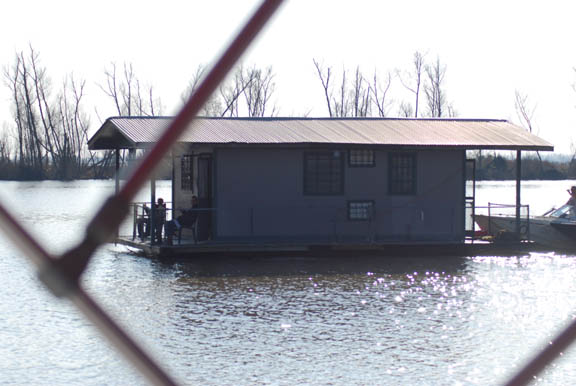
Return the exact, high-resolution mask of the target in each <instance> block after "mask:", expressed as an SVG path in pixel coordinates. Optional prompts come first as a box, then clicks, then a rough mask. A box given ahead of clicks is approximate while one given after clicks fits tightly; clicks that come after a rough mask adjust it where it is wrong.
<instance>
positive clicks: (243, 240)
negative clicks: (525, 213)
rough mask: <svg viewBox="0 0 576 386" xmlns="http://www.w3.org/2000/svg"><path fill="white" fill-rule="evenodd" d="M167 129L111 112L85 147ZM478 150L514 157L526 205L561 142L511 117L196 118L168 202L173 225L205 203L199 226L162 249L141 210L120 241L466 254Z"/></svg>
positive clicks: (113, 146) (149, 140)
mask: <svg viewBox="0 0 576 386" xmlns="http://www.w3.org/2000/svg"><path fill="white" fill-rule="evenodd" d="M170 122H171V117H112V118H109V119H107V120H106V121H105V122H104V124H103V125H102V126H101V127H100V129H99V130H98V131H97V132H96V133H95V134H94V136H93V137H92V138H91V139H90V140H89V142H88V145H89V148H90V149H91V150H115V151H116V152H117V154H119V152H120V151H122V150H128V151H130V152H132V153H134V152H135V151H136V150H138V149H144V151H145V149H146V148H148V147H150V146H151V145H152V144H153V143H154V141H155V140H156V138H158V137H159V135H160V133H162V132H163V130H164V129H165V128H166V127H167V126H168V125H169V123H170ZM469 150H512V151H516V155H517V156H516V158H517V170H518V172H517V175H518V178H517V184H518V189H517V204H518V205H520V189H519V187H520V173H519V170H520V164H521V152H522V151H552V150H553V146H552V145H551V144H550V143H548V142H547V141H545V140H543V139H541V138H539V137H537V136H535V135H533V134H531V133H529V132H528V131H526V130H524V129H523V128H521V127H518V126H516V125H514V124H512V123H510V122H508V121H505V120H488V119H400V118H394V119H388V118H197V119H195V120H194V121H193V122H192V123H191V124H190V125H189V127H188V128H187V130H186V131H185V132H184V134H183V135H182V137H181V138H180V139H179V141H178V143H177V144H176V145H175V146H174V147H173V149H172V152H171V155H170V163H171V165H172V173H171V175H172V185H171V186H172V197H170V198H166V197H165V199H166V200H167V201H169V207H168V215H167V219H166V221H170V218H176V217H177V216H178V213H180V211H181V210H183V209H187V208H190V206H191V201H192V197H196V198H197V202H198V205H197V206H196V207H194V208H193V209H194V211H196V212H197V216H195V217H196V220H195V224H194V226H193V227H191V228H192V229H191V230H188V229H185V230H184V232H183V236H181V237H180V240H176V239H177V238H178V237H176V236H175V237H174V239H173V240H170V241H171V243H167V242H166V238H164V239H163V240H164V241H163V242H162V243H159V242H156V243H155V242H154V238H153V237H149V238H147V239H143V237H139V236H143V235H138V234H137V231H136V229H137V227H136V222H138V221H142V218H143V217H145V213H140V212H138V210H136V209H135V211H134V216H133V219H132V222H133V227H132V229H133V230H134V231H133V232H132V234H131V235H127V236H126V235H124V236H122V235H121V236H122V237H120V239H119V242H122V243H125V244H128V245H131V246H134V247H136V248H139V249H141V250H143V251H145V252H147V253H152V254H160V255H171V254H172V255H194V254H204V253H211V252H214V253H232V252H247V253H255V252H258V251H274V252H281V251H301V252H306V251H320V250H322V251H343V250H377V251H383V250H390V248H391V247H398V246H406V247H410V248H419V249H423V248H424V249H425V248H437V247H438V246H443V247H447V246H448V247H452V248H458V247H462V246H464V245H465V239H466V236H467V232H470V231H471V230H473V229H470V225H467V224H470V223H472V224H473V221H472V222H471V221H467V218H468V219H469V216H470V215H471V214H472V215H473V211H474V194H473V192H472V193H470V192H469V191H467V188H466V182H467V180H471V179H473V174H474V173H473V166H474V162H473V161H471V160H468V159H467V156H466V154H467V151H469ZM151 191H152V192H154V189H153V188H152V189H151ZM150 201H151V202H154V196H153V195H152V197H151V200H150ZM148 206H149V207H153V205H152V204H150V203H149V204H148ZM157 221H158V220H157ZM154 228H155V227H152V229H154ZM152 232H154V230H152ZM191 232H192V234H191Z"/></svg>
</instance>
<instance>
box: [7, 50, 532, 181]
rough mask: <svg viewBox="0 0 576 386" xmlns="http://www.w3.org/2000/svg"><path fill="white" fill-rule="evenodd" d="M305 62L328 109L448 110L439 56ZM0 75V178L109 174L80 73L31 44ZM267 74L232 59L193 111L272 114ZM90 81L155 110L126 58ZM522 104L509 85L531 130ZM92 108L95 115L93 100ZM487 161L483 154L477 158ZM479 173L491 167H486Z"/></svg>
mask: <svg viewBox="0 0 576 386" xmlns="http://www.w3.org/2000/svg"><path fill="white" fill-rule="evenodd" d="M311 64H313V67H312V66H311V71H314V70H315V74H316V76H317V80H318V82H317V87H318V88H319V89H321V90H322V92H323V96H324V103H325V107H326V111H327V114H328V116H330V117H369V116H376V117H387V116H391V115H392V114H393V113H392V110H393V108H395V113H394V114H395V115H396V116H399V117H420V116H426V117H454V116H456V112H455V109H454V108H453V105H452V104H451V103H450V102H449V100H448V98H447V92H446V86H445V76H446V69H447V66H446V65H445V64H442V62H441V61H440V59H439V58H436V59H435V60H432V61H428V60H427V59H426V56H425V55H423V54H422V53H420V52H415V53H414V55H413V58H412V63H411V67H410V69H408V70H406V71H400V70H396V71H395V72H388V73H386V74H385V75H381V74H380V73H378V71H376V70H375V71H374V72H373V73H372V74H366V73H365V72H363V71H361V70H360V67H356V68H355V69H354V70H349V69H346V68H345V67H343V68H342V69H341V70H340V71H337V70H336V69H335V68H334V67H333V66H328V65H324V64H323V63H321V62H320V61H319V60H317V59H313V60H312V63H311ZM205 71H206V68H205V67H204V66H198V68H197V70H196V72H195V73H194V74H193V75H192V77H191V79H190V81H189V83H188V85H187V86H186V87H185V89H184V91H183V92H182V95H181V99H182V102H183V103H184V102H185V101H186V100H187V99H188V97H189V96H190V94H191V93H192V92H194V90H195V89H196V87H197V86H198V85H199V84H200V81H201V80H202V78H203V76H204V74H205ZM3 75H4V76H3V77H4V85H5V87H7V88H8V89H9V90H10V95H11V97H10V109H11V121H10V122H5V123H4V125H3V130H2V132H1V134H0V165H1V168H0V179H15V180H18V179H28V180H29V179H61V180H67V179H77V178H107V177H110V176H112V175H113V173H114V165H115V154H114V152H113V151H107V152H102V151H98V152H91V151H89V150H88V148H87V140H88V133H89V129H90V127H91V124H92V121H91V119H90V118H91V117H90V114H88V113H87V111H89V109H88V106H86V99H85V95H86V80H84V79H81V78H78V77H77V76H75V75H74V74H72V73H70V74H68V75H66V76H65V77H64V79H63V80H62V81H61V82H60V83H59V84H53V83H52V80H51V78H50V77H49V74H48V70H47V69H46V67H44V66H43V65H42V63H41V60H40V55H39V53H38V52H37V51H35V50H34V48H33V47H32V46H30V47H29V48H28V50H27V51H26V52H24V51H23V52H19V53H17V54H16V55H15V57H14V61H13V63H12V64H11V65H8V66H5V67H4V69H3ZM275 76H276V74H275V73H274V71H273V69H272V67H270V66H269V67H265V68H261V67H258V66H256V65H252V66H245V65H240V66H238V67H236V69H235V70H234V71H233V73H232V74H231V75H230V77H229V79H228V80H227V81H226V82H225V83H223V84H222V85H220V87H219V88H218V90H217V92H216V93H215V94H214V95H213V96H212V97H211V99H210V100H209V101H208V103H206V105H205V106H204V107H203V109H202V111H201V115H204V116H218V117H226V116H228V117H240V116H244V117H265V116H276V115H277V114H278V112H279V109H278V106H277V105H276V102H275V98H274V97H275V93H276V91H277V90H276V82H275ZM392 82H400V84H401V85H402V87H403V88H404V89H405V90H406V92H407V93H406V95H408V96H409V98H407V100H401V101H400V102H398V100H393V99H392V98H391V95H390V86H391V84H392ZM97 85H98V88H99V89H100V92H101V93H102V94H103V95H104V96H105V97H106V99H107V100H108V101H109V102H110V103H111V104H112V105H113V106H114V109H115V113H116V114H118V115H120V116H157V115H162V112H163V111H162V110H163V105H162V100H161V98H160V97H159V96H157V95H156V93H155V89H154V88H153V86H152V85H150V84H148V83H144V82H142V81H141V80H140V78H139V77H138V76H137V75H136V72H135V70H134V68H133V66H132V64H129V63H124V64H123V65H117V64H116V63H111V64H110V65H109V66H108V67H106V68H105V69H104V71H103V81H102V82H101V83H98V84H97ZM421 104H422V105H423V106H420V105H421ZM527 106H528V104H527V98H526V97H525V96H522V95H521V94H518V93H517V110H518V112H519V116H520V117H521V118H522V119H523V124H524V126H525V127H527V129H529V130H530V131H531V130H532V125H531V114H532V113H533V110H530V109H529V108H528V107H527ZM94 110H95V112H96V115H97V116H98V118H99V114H98V108H94ZM99 121H102V120H101V119H99ZM99 124H100V123H99ZM479 155H480V157H482V154H481V153H479ZM538 157H539V155H538ZM488 158H489V156H488V157H487V159H488ZM122 159H124V155H122ZM498 162H499V161H498ZM498 162H496V164H498ZM539 162H540V171H543V161H542V159H540V158H539ZM493 163H494V160H491V161H489V162H488V161H487V163H485V164H493ZM487 170H488V169H487ZM498 170H500V169H498ZM501 174H502V173H500V174H498V175H501ZM486 175H490V176H495V175H497V173H492V174H490V173H489V172H488V171H486Z"/></svg>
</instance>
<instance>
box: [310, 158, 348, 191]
mask: <svg viewBox="0 0 576 386" xmlns="http://www.w3.org/2000/svg"><path fill="white" fill-rule="evenodd" d="M343 160H344V157H343V154H342V152H341V151H339V150H326V151H310V152H305V153H304V194H309V195H337V194H342V193H343V192H344V165H343Z"/></svg>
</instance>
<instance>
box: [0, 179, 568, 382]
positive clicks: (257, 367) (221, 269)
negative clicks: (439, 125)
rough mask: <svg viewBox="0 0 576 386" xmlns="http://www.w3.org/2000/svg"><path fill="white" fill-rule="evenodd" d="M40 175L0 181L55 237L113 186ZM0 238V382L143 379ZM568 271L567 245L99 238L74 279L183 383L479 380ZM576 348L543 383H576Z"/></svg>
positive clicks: (67, 235) (520, 350)
mask: <svg viewBox="0 0 576 386" xmlns="http://www.w3.org/2000/svg"><path fill="white" fill-rule="evenodd" d="M24 185H26V184H24ZM41 185H42V187H41V189H36V188H30V187H26V186H25V187H24V188H21V186H20V185H19V184H13V183H10V184H7V185H3V186H2V187H3V188H4V190H3V192H8V193H9V194H8V196H10V197H11V198H14V199H15V200H17V202H16V203H15V204H13V205H12V206H13V209H14V211H15V212H16V213H17V214H18V215H19V217H21V218H23V219H24V220H25V222H26V224H27V225H28V226H30V227H31V228H33V229H34V230H36V231H38V232H39V234H40V236H41V237H42V238H43V240H45V241H47V242H50V243H51V244H50V247H51V248H53V249H54V250H61V249H63V248H64V247H65V245H66V244H68V245H69V244H70V243H72V242H73V241H74V240H75V238H76V237H77V230H78V229H80V228H81V227H82V226H83V225H84V224H85V223H86V222H87V221H88V219H89V215H90V214H91V213H93V211H95V210H96V208H94V207H92V206H90V205H88V204H87V203H86V201H84V200H85V199H88V198H87V197H92V198H94V197H96V198H98V199H100V198H99V197H102V198H103V196H104V193H105V192H106V191H111V190H112V189H113V182H95V181H84V182H79V183H77V184H76V183H74V184H72V187H70V185H66V186H67V187H66V188H64V187H63V185H62V184H60V183H50V184H41ZM556 188H557V186H554V189H556ZM17 189H19V190H18V192H16V191H17ZM107 189H108V190H107ZM498 189H500V188H498ZM511 189H513V186H512V188H511ZM46 198H50V202H51V203H52V204H51V205H49V206H48V205H46V204H45V201H42V200H41V199H46ZM41 202H44V204H42V203H41ZM0 246H1V248H2V249H1V250H2V253H1V258H0V280H1V281H2V284H3V290H2V291H1V292H0V307H1V309H0V341H1V342H2V344H1V345H0V373H2V382H3V383H7V384H39V385H42V384H46V385H48V384H50V385H52V384H82V385H102V384H107V385H108V384H110V385H125V384H143V380H142V379H141V378H140V377H139V376H138V375H137V374H134V373H133V372H132V371H131V370H130V369H128V368H126V367H125V365H124V363H123V362H122V361H120V359H119V357H118V356H117V355H116V354H115V353H114V352H112V351H111V350H110V349H109V348H108V346H107V345H106V344H105V343H104V342H103V341H102V339H101V338H100V337H99V336H98V335H97V334H96V333H95V332H94V331H93V330H92V328H91V327H90V326H89V325H88V324H87V322H86V321H85V320H84V319H82V318H81V317H80V316H79V315H78V314H77V313H76V312H75V311H74V310H73V309H72V308H71V307H69V306H68V305H67V304H66V303H63V302H60V301H58V300H56V299H53V298H52V297H51V296H49V295H48V294H46V292H45V291H44V290H43V289H42V288H41V287H40V286H39V284H38V283H37V282H36V279H35V277H34V274H33V272H31V271H30V269H29V266H28V265H27V263H26V262H25V261H24V260H22V259H21V257H20V256H19V255H18V253H17V252H15V251H14V250H13V248H12V247H11V246H10V245H9V244H7V243H6V242H5V240H3V239H0ZM575 276H576V257H574V256H565V255H559V254H553V253H550V254H542V253H534V254H529V255H525V256H516V257H461V258H448V257H446V258H438V257H434V258H431V257H430V258H413V257H401V258H400V257H399V258H390V257H386V258H375V257H353V258H338V259H327V258H318V259H310V258H306V259H302V258H297V257H276V258H269V259H262V258H245V259H240V260H238V259H212V258H206V259H195V260H192V261H186V260H177V261H172V262H169V263H163V262H159V261H154V260H149V259H145V258H141V257H137V256H133V255H131V254H129V253H127V251H126V250H125V249H124V248H120V247H114V246H106V247H104V248H102V249H101V250H100V251H98V253H97V255H96V256H95V258H94V260H93V261H92V263H91V265H90V267H89V270H88V272H86V274H85V275H84V277H83V280H84V284H85V286H86V287H87V289H88V290H89V291H90V292H91V293H92V294H94V296H95V297H96V298H97V299H98V300H99V301H100V302H101V303H103V304H104V306H105V308H107V309H108V310H110V312H111V313H112V314H113V315H114V316H115V317H116V318H117V319H118V320H119V321H120V322H121V323H122V324H123V325H125V326H127V327H128V328H129V330H130V331H131V332H132V334H133V335H136V336H137V337H138V338H139V339H140V340H141V341H142V342H143V343H144V344H145V345H146V346H147V347H149V349H150V350H151V351H153V352H154V353H155V354H156V356H157V357H159V358H160V360H161V361H162V362H163V363H165V364H166V365H167V366H168V367H169V368H170V369H171V370H172V371H173V372H174V374H175V375H176V377H179V378H180V379H182V380H183V381H184V382H185V383H186V384H206V385H254V384H275V385H294V384H309V385H399V384H402V385H404V384H409V385H413V384H426V385H429V384H433V385H455V384H466V385H467V384H478V385H486V384H498V383H499V382H501V381H502V380H503V379H505V377H506V376H507V374H509V373H510V372H512V371H513V370H514V369H515V368H517V366H519V365H520V364H521V363H522V362H523V360H525V358H527V357H528V356H529V355H530V354H531V353H532V352H533V350H535V349H536V348H537V347H539V345H540V344H542V343H543V342H546V341H548V340H550V339H551V338H552V337H553V334H554V332H555V331H557V329H558V328H559V327H560V326H562V325H564V324H565V323H567V322H568V321H570V320H572V318H574V316H575V315H576V314H575V313H574V312H575V310H576V300H575V297H574V294H575V293H576V283H575V281H574V277H575ZM573 351H574V350H570V351H569V352H567V353H565V355H564V357H563V359H562V360H560V361H558V362H557V363H556V364H555V367H553V368H551V369H550V370H549V371H548V372H547V374H546V377H545V378H544V379H543V380H542V381H541V382H540V383H539V384H546V385H560V384H571V383H572V380H573V379H574V377H575V376H576V365H575V364H574V363H576V361H574V354H573Z"/></svg>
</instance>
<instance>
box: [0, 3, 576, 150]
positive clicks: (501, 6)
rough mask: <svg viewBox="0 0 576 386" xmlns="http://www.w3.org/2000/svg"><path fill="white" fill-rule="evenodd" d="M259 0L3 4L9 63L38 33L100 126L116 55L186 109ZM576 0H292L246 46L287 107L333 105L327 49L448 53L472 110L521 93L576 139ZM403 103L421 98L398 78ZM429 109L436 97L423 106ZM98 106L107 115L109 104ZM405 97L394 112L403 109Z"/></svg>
mask: <svg viewBox="0 0 576 386" xmlns="http://www.w3.org/2000/svg"><path fill="white" fill-rule="evenodd" d="M258 4H259V1H255V0H234V1H232V0H228V1H225V0H210V1H206V0H203V1H176V0H163V1H162V2H159V1H154V2H152V1H148V0H140V1H122V0H115V1H111V0H101V1H98V2H80V1H68V0H66V1H63V0H52V1H39V0H29V1H26V0H22V1H18V2H10V3H7V2H6V3H3V4H2V16H0V18H1V21H0V36H1V37H2V38H0V65H1V66H2V67H3V68H4V67H5V66H9V65H10V64H12V63H13V61H14V58H15V55H16V53H17V52H20V51H27V50H28V46H29V45H32V47H34V49H35V50H36V51H37V52H39V54H40V60H41V63H42V65H44V66H45V67H46V69H47V71H48V73H49V75H50V77H51V79H52V83H53V84H54V86H58V85H60V84H61V82H62V79H63V77H64V76H65V75H66V74H69V73H73V74H74V75H75V76H77V77H80V78H83V79H85V80H86V82H87V83H86V102H87V103H86V106H88V109H89V110H90V111H88V112H89V113H91V114H92V115H93V116H92V119H91V122H92V127H91V132H92V133H93V132H95V131H96V130H97V129H98V127H99V126H100V123H101V120H103V119H105V118H106V117H108V116H111V115H115V111H114V107H113V105H112V104H111V103H110V101H109V100H108V99H106V98H105V96H104V95H103V92H102V90H101V89H100V88H99V87H98V84H104V82H105V77H104V70H105V68H107V67H109V66H110V64H111V63H112V62H115V63H117V65H122V64H123V63H131V64H132V65H133V68H134V71H135V73H136V75H137V76H138V78H139V79H140V80H141V81H143V82H144V83H146V84H150V85H152V86H153V87H154V89H155V90H156V95H158V96H160V97H161V99H162V102H163V105H164V110H163V111H164V113H165V115H170V114H174V113H176V112H177V108H178V106H179V105H180V103H181V102H180V96H181V94H182V92H183V91H184V89H185V88H186V85H187V83H188V81H189V80H190V79H191V78H192V76H193V74H194V73H195V71H196V69H197V68H198V66H199V65H201V64H210V63H211V62H212V61H213V60H215V58H216V57H217V55H218V54H219V53H220V52H221V51H222V49H223V48H224V47H225V46H226V44H227V43H228V42H229V40H230V38H231V37H232V36H233V35H234V33H235V32H236V31H237V30H238V28H239V27H240V25H241V23H242V22H243V21H245V20H246V18H247V17H248V16H249V15H250V14H251V12H252V11H253V10H254V8H255V7H256V6H257V5H258ZM574 11H576V3H575V2H573V1H559V0H549V1H546V2H543V1H530V0H522V1H517V0H508V1H503V0H485V1H482V2H465V1H461V0H460V1H458V0H455V1H452V0H437V1H433V2H432V1H426V0H401V1H380V0H374V1H370V0H354V1H341V0H287V1H286V2H285V3H284V5H283V6H282V7H281V8H280V11H279V12H278V13H277V14H276V16H275V17H274V18H273V20H272V21H271V23H270V24H269V25H268V27H267V28H266V29H265V31H264V33H263V34H261V36H260V37H259V39H258V40H257V42H256V43H255V44H254V45H253V46H252V47H251V49H250V51H249V52H248V53H247V54H246V55H245V57H244V58H243V61H244V63H246V64H248V65H252V64H254V65H257V66H259V67H267V66H272V68H273V71H274V73H275V81H276V91H275V103H276V106H277V109H278V115H279V116H301V115H304V114H307V115H308V116H311V117H315V116H318V117H320V116H326V115H327V113H328V112H327V109H326V104H325V102H324V96H323V90H322V87H321V84H320V81H319V79H318V75H317V73H316V69H315V67H314V64H313V59H316V60H318V61H320V62H321V63H323V64H324V65H325V66H331V67H333V69H334V71H339V70H341V69H342V68H347V69H348V70H350V71H352V70H354V69H355V68H356V67H357V66H359V67H360V69H361V70H362V71H363V72H364V73H365V74H367V75H372V74H373V72H374V71H375V70H376V71H378V73H379V75H380V76H381V77H382V78H383V77H384V76H385V75H386V74H387V73H388V72H391V73H393V74H394V73H396V71H408V70H410V69H411V65H412V57H413V54H414V52H415V51H419V52H422V53H425V54H426V57H425V58H426V59H427V60H428V61H435V60H436V59H437V58H438V59H439V60H440V62H441V63H442V64H443V65H446V76H445V91H446V94H447V99H448V101H449V102H450V103H451V104H452V106H453V107H454V109H455V111H456V113H457V115H458V117H460V118H495V119H508V120H510V121H512V122H515V123H519V122H520V121H519V119H518V116H517V113H516V110H515V107H514V98H515V92H516V91H519V92H521V93H522V94H524V95H526V96H527V98H528V103H527V106H528V107H529V109H530V110H533V111H534V114H533V117H532V123H533V126H534V132H535V134H537V135H539V136H541V137H542V138H544V139H546V140H548V141H549V142H551V143H552V144H553V145H554V146H555V149H556V153H573V152H574V148H573V145H572V144H576V91H574V89H573V87H572V85H573V84H574V83H576V72H575V71H574V67H576V48H574V47H573V41H574V37H575V36H576V24H574V23H573V20H571V18H572V17H573V15H574V14H575V12H574ZM389 95H390V97H391V98H392V99H393V102H394V103H396V104H398V103H399V102H401V101H402V100H407V101H410V100H408V94H407V91H406V90H405V89H404V88H403V86H402V85H401V83H400V81H399V80H398V78H393V80H392V86H391V89H390V92H389ZM9 98H10V95H9V92H8V89H7V87H5V86H4V85H2V87H0V101H1V102H0V125H2V126H0V127H4V125H6V124H9V123H10V119H11V117H10V108H9V107H10V100H9ZM420 109H421V111H422V110H423V109H424V105H423V104H421V106H420ZM95 111H97V114H96V113H95ZM397 111H398V110H397V108H396V107H391V109H390V113H389V115H390V116H392V117H394V116H397V115H398V114H397Z"/></svg>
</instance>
